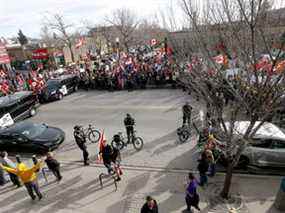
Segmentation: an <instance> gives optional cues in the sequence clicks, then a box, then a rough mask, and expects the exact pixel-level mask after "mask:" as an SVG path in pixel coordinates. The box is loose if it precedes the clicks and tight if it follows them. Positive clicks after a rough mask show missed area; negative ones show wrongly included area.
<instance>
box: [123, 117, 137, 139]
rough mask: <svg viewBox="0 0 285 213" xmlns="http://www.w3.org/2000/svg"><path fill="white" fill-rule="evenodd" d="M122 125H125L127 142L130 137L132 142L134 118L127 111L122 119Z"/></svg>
mask: <svg viewBox="0 0 285 213" xmlns="http://www.w3.org/2000/svg"><path fill="white" fill-rule="evenodd" d="M124 125H125V127H126V132H127V136H128V143H130V142H131V139H132V142H133V136H134V125H135V119H133V118H132V116H131V115H130V114H129V113H127V115H126V117H125V119H124Z"/></svg>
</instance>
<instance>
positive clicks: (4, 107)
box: [0, 91, 38, 121]
mask: <svg viewBox="0 0 285 213" xmlns="http://www.w3.org/2000/svg"><path fill="white" fill-rule="evenodd" d="M37 106H38V98H37V96H36V95H34V94H33V93H32V92H29V91H22V92H16V93H14V94H12V95H7V96H3V97H0V118H1V117H2V116H3V115H5V114H7V113H10V115H11V117H12V118H13V120H14V121H17V120H22V119H24V118H27V117H31V116H34V115H35V114H36V113H37Z"/></svg>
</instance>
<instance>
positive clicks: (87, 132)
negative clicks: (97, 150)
mask: <svg viewBox="0 0 285 213" xmlns="http://www.w3.org/2000/svg"><path fill="white" fill-rule="evenodd" d="M79 127H80V128H81V130H82V131H83V133H84V136H85V137H86V138H87V139H88V140H89V141H90V142H91V143H97V142H98V141H99V139H100V137H101V133H100V131H99V130H97V129H95V127H94V126H93V125H92V124H88V127H87V128H84V127H83V126H79Z"/></svg>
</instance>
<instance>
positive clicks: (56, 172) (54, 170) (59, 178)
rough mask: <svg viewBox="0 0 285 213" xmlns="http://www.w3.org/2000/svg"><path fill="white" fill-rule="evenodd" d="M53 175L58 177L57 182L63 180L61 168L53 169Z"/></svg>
mask: <svg viewBox="0 0 285 213" xmlns="http://www.w3.org/2000/svg"><path fill="white" fill-rule="evenodd" d="M51 171H52V173H53V175H54V176H55V177H56V179H57V180H61V179H62V176H61V174H60V171H59V168H54V169H51Z"/></svg>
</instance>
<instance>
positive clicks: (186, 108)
mask: <svg viewBox="0 0 285 213" xmlns="http://www.w3.org/2000/svg"><path fill="white" fill-rule="evenodd" d="M182 112H183V126H184V125H185V124H186V123H187V124H188V127H190V124H191V113H192V107H191V106H190V104H189V102H186V103H185V104H184V105H183V107H182Z"/></svg>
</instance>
